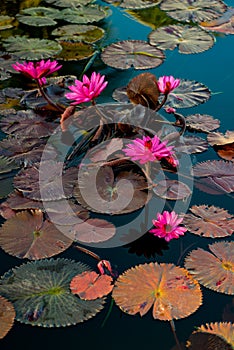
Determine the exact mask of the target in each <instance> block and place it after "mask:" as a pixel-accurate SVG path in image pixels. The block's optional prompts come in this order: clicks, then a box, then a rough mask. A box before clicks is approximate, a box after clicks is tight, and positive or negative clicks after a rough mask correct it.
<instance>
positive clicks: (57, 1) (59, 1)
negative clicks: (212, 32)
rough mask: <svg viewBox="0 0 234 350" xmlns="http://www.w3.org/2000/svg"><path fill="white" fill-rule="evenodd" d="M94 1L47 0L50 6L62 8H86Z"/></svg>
mask: <svg viewBox="0 0 234 350" xmlns="http://www.w3.org/2000/svg"><path fill="white" fill-rule="evenodd" d="M92 1H93V0H45V2H47V3H48V4H53V5H56V6H60V7H77V6H81V5H83V6H85V5H88V4H89V3H91V2H92Z"/></svg>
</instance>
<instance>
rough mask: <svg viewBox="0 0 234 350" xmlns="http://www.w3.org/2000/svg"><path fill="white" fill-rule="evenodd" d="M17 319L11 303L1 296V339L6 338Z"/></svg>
mask: <svg viewBox="0 0 234 350" xmlns="http://www.w3.org/2000/svg"><path fill="white" fill-rule="evenodd" d="M14 319H15V309H14V307H13V305H12V303H11V302H10V301H8V300H7V299H5V298H3V297H1V296H0V339H2V338H4V337H5V336H6V335H7V333H8V332H9V330H10V329H11V327H12V326H13V323H14Z"/></svg>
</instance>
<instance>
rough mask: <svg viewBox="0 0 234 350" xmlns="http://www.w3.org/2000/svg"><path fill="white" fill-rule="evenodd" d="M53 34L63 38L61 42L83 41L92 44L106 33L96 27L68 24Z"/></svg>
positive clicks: (55, 30)
mask: <svg viewBox="0 0 234 350" xmlns="http://www.w3.org/2000/svg"><path fill="white" fill-rule="evenodd" d="M51 34H52V35H54V36H58V37H61V40H70V41H72V42H74V41H75V42H77V41H78V42H79V41H82V42H85V43H89V44H91V43H95V42H96V41H98V40H100V39H102V38H103V36H104V34H105V31H104V29H102V28H100V27H97V26H94V25H85V24H68V25H65V26H61V27H58V28H56V29H54V30H53V32H52V33H51Z"/></svg>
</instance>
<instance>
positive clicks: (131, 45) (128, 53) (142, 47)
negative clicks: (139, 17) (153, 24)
mask: <svg viewBox="0 0 234 350" xmlns="http://www.w3.org/2000/svg"><path fill="white" fill-rule="evenodd" d="M164 58H165V56H164V53H163V52H162V51H161V50H159V49H157V48H154V47H152V46H151V45H149V44H148V43H147V42H146V41H143V40H124V41H119V42H117V43H114V44H111V45H109V46H107V47H106V48H105V49H104V51H103V52H102V54H101V59H102V60H103V62H104V63H105V64H107V65H108V66H111V67H114V68H119V69H128V68H131V67H134V68H135V69H150V68H155V67H158V66H159V65H160V64H162V63H163V60H164Z"/></svg>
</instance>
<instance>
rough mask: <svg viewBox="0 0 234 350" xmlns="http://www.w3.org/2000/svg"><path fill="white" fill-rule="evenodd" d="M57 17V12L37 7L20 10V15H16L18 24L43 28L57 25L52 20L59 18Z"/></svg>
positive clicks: (58, 13) (58, 12)
mask: <svg viewBox="0 0 234 350" xmlns="http://www.w3.org/2000/svg"><path fill="white" fill-rule="evenodd" d="M59 15H60V11H59V10H56V9H53V8H49V7H41V6H38V7H30V8H27V9H24V10H21V13H20V14H18V15H16V18H17V20H18V21H19V22H21V23H24V24H27V25H29V26H35V27H43V26H54V25H55V24H57V22H56V21H55V20H54V19H55V18H57V17H59Z"/></svg>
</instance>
